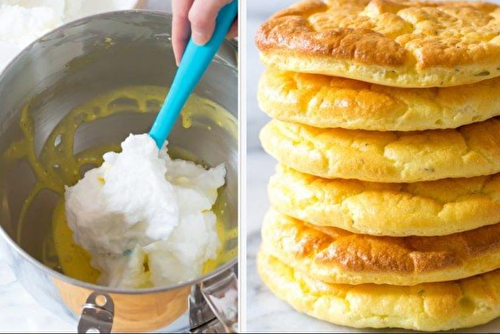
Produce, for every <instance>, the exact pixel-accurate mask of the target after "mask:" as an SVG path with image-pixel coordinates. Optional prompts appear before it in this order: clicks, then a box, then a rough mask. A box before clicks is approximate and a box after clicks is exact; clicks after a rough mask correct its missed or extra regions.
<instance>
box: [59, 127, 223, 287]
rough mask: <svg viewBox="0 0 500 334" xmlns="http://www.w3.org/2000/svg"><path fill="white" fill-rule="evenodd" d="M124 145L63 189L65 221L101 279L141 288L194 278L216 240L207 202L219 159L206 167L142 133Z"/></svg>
mask: <svg viewBox="0 0 500 334" xmlns="http://www.w3.org/2000/svg"><path fill="white" fill-rule="evenodd" d="M121 146H122V152H121V153H115V152H108V153H106V154H104V156H103V158H104V163H103V164H102V166H100V167H98V168H94V169H92V170H90V171H88V172H87V173H86V174H85V176H84V177H83V179H81V180H80V181H79V182H78V183H77V184H76V185H74V186H72V187H66V191H65V211H66V218H67V221H68V226H69V227H70V229H71V230H72V231H73V237H74V239H75V242H76V243H77V244H78V245H80V246H81V247H83V248H84V249H86V250H87V251H88V252H89V253H90V254H91V256H92V262H91V264H92V266H94V267H95V268H96V269H98V270H99V271H100V272H101V276H100V278H99V281H98V283H99V284H102V285H106V286H112V287H119V288H144V287H153V286H165V285H171V284H176V283H179V282H182V281H186V280H189V279H193V278H196V277H197V276H199V275H200V274H201V273H202V269H203V265H204V263H205V262H206V261H207V260H210V259H215V258H216V255H217V251H218V249H219V247H220V241H219V237H218V235H217V230H216V221H217V218H216V215H215V214H214V213H213V212H212V211H211V209H212V206H213V205H214V203H215V201H216V200H217V195H218V193H217V189H218V188H220V187H221V186H223V185H224V183H225V174H226V170H225V167H224V164H221V165H219V166H217V167H215V168H211V169H208V170H207V169H205V168H204V167H202V166H200V165H197V164H195V163H193V162H190V161H185V160H180V159H171V158H170V157H169V155H168V153H167V149H166V147H164V148H163V149H162V150H158V148H157V147H156V144H155V142H154V140H153V139H152V138H151V137H149V135H147V134H142V135H130V136H129V137H128V138H127V139H126V140H125V141H124V142H123V143H122V145H121Z"/></svg>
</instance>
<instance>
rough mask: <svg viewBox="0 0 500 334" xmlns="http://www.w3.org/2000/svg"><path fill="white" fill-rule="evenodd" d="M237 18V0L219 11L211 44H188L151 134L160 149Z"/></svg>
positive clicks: (190, 41) (191, 41)
mask: <svg viewBox="0 0 500 334" xmlns="http://www.w3.org/2000/svg"><path fill="white" fill-rule="evenodd" d="M237 14H238V0H233V2H231V3H230V4H228V5H226V6H224V7H223V8H222V9H221V10H220V11H219V14H218V16H217V21H216V23H215V30H214V34H213V36H212V39H210V41H209V42H208V43H206V44H205V45H196V44H195V43H194V42H193V40H192V39H190V40H189V43H188V45H187V47H186V51H185V52H184V55H183V56H182V60H181V63H180V65H179V68H178V69H177V73H176V74H175V78H174V81H173V82H172V86H171V87H170V91H169V92H168V95H167V98H166V99H165V102H164V103H163V106H162V107H161V109H160V112H159V113H158V116H157V117H156V120H155V122H154V124H153V126H152V128H151V131H150V132H149V135H150V136H151V137H152V138H153V139H154V140H155V142H156V145H157V146H158V148H161V147H162V146H163V144H164V143H165V140H167V137H168V136H169V134H170V131H172V128H173V127H174V124H175V122H176V121H177V118H179V115H180V113H181V110H182V108H183V107H184V104H185V103H186V101H187V99H188V97H189V95H191V93H192V91H193V89H194V88H195V87H196V85H197V84H198V82H199V81H200V79H201V77H202V76H203V74H204V73H205V71H206V70H207V68H208V66H209V65H210V63H211V61H212V59H213V58H214V56H215V54H216V53H217V50H219V47H220V45H221V44H222V42H223V41H224V38H225V36H226V35H227V33H228V31H229V28H231V24H232V23H233V21H234V19H235V18H236V15H237Z"/></svg>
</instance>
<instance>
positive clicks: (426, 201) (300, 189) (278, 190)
mask: <svg viewBox="0 0 500 334" xmlns="http://www.w3.org/2000/svg"><path fill="white" fill-rule="evenodd" d="M268 193H269V198H270V200H271V204H272V205H273V207H274V208H275V209H276V210H278V211H279V212H281V213H283V214H286V215H288V216H292V217H295V218H297V219H301V220H303V221H306V222H308V223H311V224H313V225H318V226H332V227H338V228H341V229H344V230H348V231H350V232H353V233H360V234H370V235H381V236H396V237H404V236H412V235H415V236H438V235H447V234H453V233H458V232H463V231H468V230H472V229H476V228H479V227H482V226H487V225H492V224H496V223H499V222H500V174H495V175H490V176H478V177H472V178H462V179H443V180H438V181H429V182H416V183H372V182H363V181H358V180H343V179H323V178H319V177H316V176H312V175H308V174H303V173H300V172H297V171H295V170H293V169H291V168H289V167H286V166H284V165H281V164H280V165H278V166H277V171H276V174H275V175H273V176H272V177H271V179H270V181H269V187H268Z"/></svg>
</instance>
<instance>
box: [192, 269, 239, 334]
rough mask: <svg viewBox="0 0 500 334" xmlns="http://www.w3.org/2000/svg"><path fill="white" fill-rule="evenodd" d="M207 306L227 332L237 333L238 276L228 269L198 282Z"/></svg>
mask: <svg viewBox="0 0 500 334" xmlns="http://www.w3.org/2000/svg"><path fill="white" fill-rule="evenodd" d="M200 291H201V293H202V295H203V297H204V298H205V300H206V302H207V304H208V306H209V307H210V309H211V310H212V312H213V313H214V315H215V316H216V317H217V319H218V320H219V322H220V323H221V324H222V325H223V326H224V329H225V331H226V332H227V333H238V278H237V277H236V274H235V273H234V271H233V270H232V269H228V270H226V271H224V272H222V273H220V274H219V275H217V276H216V277H214V278H213V279H210V280H207V281H204V282H202V283H201V284H200Z"/></svg>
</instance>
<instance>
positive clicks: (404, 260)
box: [262, 210, 500, 285]
mask: <svg viewBox="0 0 500 334" xmlns="http://www.w3.org/2000/svg"><path fill="white" fill-rule="evenodd" d="M262 246H263V248H264V249H265V250H266V252H268V253H269V254H270V255H273V256H275V257H276V258H278V259H279V260H281V261H283V262H285V263H287V264H289V265H290V266H291V267H293V268H295V269H297V270H300V271H302V272H305V273H308V275H309V276H311V277H314V278H317V279H320V280H322V281H324V282H328V283H345V284H364V283H375V284H392V285H415V284H420V283H426V282H442V281H450V280H456V279H461V278H465V277H470V276H474V275H478V274H481V273H484V272H488V271H491V270H495V269H497V268H500V223H499V224H496V225H491V226H485V227H481V228H479V229H476V230H472V231H467V232H462V233H457V234H452V235H447V236H440V237H404V238H396V237H376V236H369V235H362V234H353V233H350V232H348V231H344V230H341V229H337V228H334V227H319V226H315V225H310V224H307V223H304V222H302V221H299V220H297V219H294V218H291V217H288V216H285V215H282V214H280V213H278V212H277V211H274V210H271V211H270V212H269V213H268V214H267V215H266V218H265V219H264V225H263V227H262Z"/></svg>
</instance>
